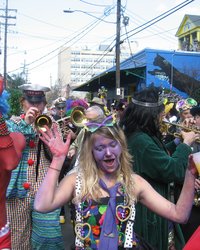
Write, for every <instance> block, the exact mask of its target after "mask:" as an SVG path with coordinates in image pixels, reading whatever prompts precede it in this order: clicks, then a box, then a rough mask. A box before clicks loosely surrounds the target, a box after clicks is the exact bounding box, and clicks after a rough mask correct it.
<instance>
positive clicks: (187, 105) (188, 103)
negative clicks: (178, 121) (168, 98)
mask: <svg viewBox="0 0 200 250" xmlns="http://www.w3.org/2000/svg"><path fill="white" fill-rule="evenodd" d="M196 105H197V102H196V101H195V100H194V99H193V98H187V99H182V100H179V101H178V102H177V103H176V110H178V111H179V112H180V111H184V110H187V109H191V108H192V107H194V106H196Z"/></svg>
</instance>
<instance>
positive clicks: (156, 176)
mask: <svg viewBox="0 0 200 250" xmlns="http://www.w3.org/2000/svg"><path fill="white" fill-rule="evenodd" d="M127 142H128V147H129V152H130V153H131V155H132V156H133V160H134V163H133V170H134V172H136V173H137V174H139V175H141V176H142V177H143V178H144V179H146V180H147V181H148V182H149V183H150V184H151V185H152V187H153V188H154V189H155V190H156V191H157V192H158V193H160V194H161V195H162V196H164V197H165V198H166V199H168V200H170V183H172V182H183V181H184V177H185V170H186V167H187V162H188V156H189V154H191V152H192V151H191V148H190V147H189V146H188V145H186V144H184V143H180V144H179V145H178V146H176V144H175V143H174V142H173V141H172V142H170V143H168V144H167V145H166V147H164V146H163V145H162V143H160V141H159V140H158V139H157V138H155V137H150V136H149V135H147V134H146V133H143V132H137V133H134V134H132V135H131V136H129V138H127ZM170 155H171V156H170ZM168 225H169V223H168V221H167V220H166V219H164V218H162V217H160V216H158V215H156V214H155V213H153V212H151V211H150V210H149V209H147V208H146V207H144V206H143V205H141V204H139V203H138V204H137V205H136V221H135V232H136V233H138V234H139V235H140V236H142V237H143V238H144V239H145V240H146V241H147V242H149V243H150V244H151V245H152V246H154V247H155V249H158V250H167V249H168V232H169V227H168ZM174 228H175V242H176V247H177V248H176V249H182V248H183V246H184V244H185V242H184V238H183V235H182V233H181V229H180V227H179V225H178V224H176V223H174Z"/></svg>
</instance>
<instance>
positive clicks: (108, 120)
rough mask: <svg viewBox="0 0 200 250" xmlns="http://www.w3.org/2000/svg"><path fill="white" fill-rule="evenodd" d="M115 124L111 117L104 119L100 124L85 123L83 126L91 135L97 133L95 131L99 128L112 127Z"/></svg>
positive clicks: (113, 118) (114, 119)
mask: <svg viewBox="0 0 200 250" xmlns="http://www.w3.org/2000/svg"><path fill="white" fill-rule="evenodd" d="M115 123H116V118H115V117H114V116H112V115H110V116H108V117H106V118H105V119H104V120H103V121H102V123H96V122H87V123H86V124H85V128H86V129H87V131H90V132H91V133H94V132H95V131H97V129H99V128H101V127H113V126H114V124H115Z"/></svg>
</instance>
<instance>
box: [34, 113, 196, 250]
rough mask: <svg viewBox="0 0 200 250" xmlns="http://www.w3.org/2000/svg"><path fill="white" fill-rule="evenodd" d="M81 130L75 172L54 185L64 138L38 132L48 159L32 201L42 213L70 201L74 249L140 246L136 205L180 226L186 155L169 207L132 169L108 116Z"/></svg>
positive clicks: (186, 190) (189, 186)
mask: <svg viewBox="0 0 200 250" xmlns="http://www.w3.org/2000/svg"><path fill="white" fill-rule="evenodd" d="M85 126H86V133H85V137H84V142H83V145H82V149H81V152H80V162H79V171H78V172H75V173H73V174H70V175H67V176H66V177H65V178H64V179H63V180H62V181H61V183H60V184H59V186H57V181H58V177H59V172H60V169H61V167H62V164H63V161H64V159H65V157H66V155H67V152H68V148H69V145H70V136H69V137H68V139H67V141H66V143H63V141H62V138H61V137H60V135H59V134H58V130H57V129H56V127H53V130H49V129H48V128H47V132H46V133H44V132H42V131H41V134H42V135H41V139H42V140H43V142H44V143H46V144H47V145H48V147H49V148H50V150H51V152H52V155H53V161H52V163H51V165H50V167H49V170H48V172H47V175H46V176H45V179H44V181H43V183H42V184H41V186H40V188H39V190H38V192H37V195H36V199H35V202H34V207H35V209H36V210H37V211H40V212H43V213H45V212H50V211H53V210H54V209H56V208H58V207H60V206H62V205H63V204H65V203H66V202H69V201H70V200H72V201H73V202H74V204H75V208H76V224H75V233H76V240H75V245H76V249H77V250H80V249H99V250H105V249H106V250H117V249H138V248H137V247H139V244H140V243H142V242H138V238H137V236H136V235H135V234H134V231H133V224H134V218H135V203H136V202H140V203H142V204H143V205H144V206H147V207H148V209H150V210H152V211H154V212H155V213H158V214H159V215H160V216H163V217H165V218H167V219H168V220H172V221H176V222H179V223H184V222H186V220H187V218H188V217H189V213H190V209H191V206H192V202H193V198H194V181H195V175H196V170H195V169H194V164H193V161H192V156H191V157H190V161H189V165H188V168H187V170H186V175H185V182H184V186H183V190H182V193H181V196H180V198H179V200H178V202H177V204H176V205H174V204H173V203H171V202H170V201H168V200H166V199H165V198H163V197H162V196H161V195H160V194H159V193H157V192H156V191H155V190H154V189H153V188H152V187H151V185H150V184H149V183H148V182H147V181H146V180H145V179H143V178H142V177H140V176H139V175H137V174H135V173H134V172H133V171H132V162H131V156H130V154H129V153H128V149H127V146H126V138H125V135H124V133H123V131H122V130H121V129H120V128H119V127H118V126H117V125H116V124H115V120H114V119H113V117H112V116H109V117H106V118H105V119H104V120H101V121H100V122H99V123H98V124H97V123H93V122H88V123H86V125H85ZM141 223H142V222H141ZM137 244H138V245H137Z"/></svg>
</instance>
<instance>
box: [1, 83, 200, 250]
mask: <svg viewBox="0 0 200 250" xmlns="http://www.w3.org/2000/svg"><path fill="white" fill-rule="evenodd" d="M0 86H1V88H0V90H1V91H0V96H1V97H0V98H2V97H3V96H5V92H6V91H5V90H4V91H3V88H2V85H0ZM19 88H20V89H21V91H22V98H21V100H20V104H21V108H22V111H23V112H22V114H21V115H20V116H11V117H10V118H6V116H5V117H3V116H4V113H5V112H3V111H2V110H1V109H0V112H1V113H0V187H1V194H0V208H1V211H3V214H2V215H3V216H1V217H0V249H1V250H2V249H13V250H32V249H33V250H40V249H43V250H45V249H46V250H51V249H52V250H57V249H58V250H59V249H60V250H64V249H65V246H64V239H63V234H62V230H61V224H62V223H65V207H66V204H68V205H69V208H70V209H71V220H72V223H73V227H74V231H73V233H74V236H75V242H74V246H71V249H75V250H82V249H88V250H89V249H96V250H97V249H98V250H115V249H136V250H138V249H141V250H142V249H147V250H148V249H154V250H168V249H169V250H181V249H189V248H187V247H188V244H189V243H190V244H193V247H194V245H195V244H196V241H197V240H193V241H194V242H192V243H191V238H192V236H193V235H194V233H195V235H197V234H198V233H197V231H196V230H198V227H199V225H200V193H199V192H198V190H200V179H199V173H198V171H197V169H196V165H195V162H194V160H193V153H196V152H199V151H200V133H198V128H199V130H200V106H198V103H197V102H196V101H195V100H194V99H192V98H187V99H180V100H177V101H176V102H172V101H171V102H170V105H169V100H168V103H167V102H166V101H165V98H164V96H163V93H162V92H160V89H159V88H156V87H153V86H151V87H149V88H145V89H143V90H141V91H137V92H135V93H134V95H133V97H132V101H131V102H130V103H127V102H125V101H120V102H118V103H113V104H112V105H111V106H110V107H107V105H106V99H105V96H104V95H103V94H102V93H104V92H102V93H101V96H98V97H94V98H93V99H92V100H91V101H90V102H86V101H84V100H75V101H73V102H71V103H70V108H69V107H68V104H69V103H68V102H67V101H68V100H67V99H66V98H64V97H58V98H57V99H56V100H55V101H54V102H53V103H52V106H51V109H48V110H47V112H45V110H46V105H47V100H46V92H48V91H50V89H49V88H48V87H44V86H41V85H34V84H24V85H21V86H20V87H19ZM166 103H167V104H166ZM167 105H169V106H167ZM4 106H5V105H4ZM0 108H1V100H0ZM169 125H171V127H172V128H170V129H171V130H170V129H169ZM164 128H167V129H165V131H164V130H163V129H164ZM193 128H195V129H193ZM169 131H171V132H170V133H169ZM1 159H3V160H1ZM1 213H2V212H1ZM198 237H199V240H200V236H198ZM196 238H197V237H196ZM190 247H191V245H190ZM195 249H197V248H191V250H195Z"/></svg>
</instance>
